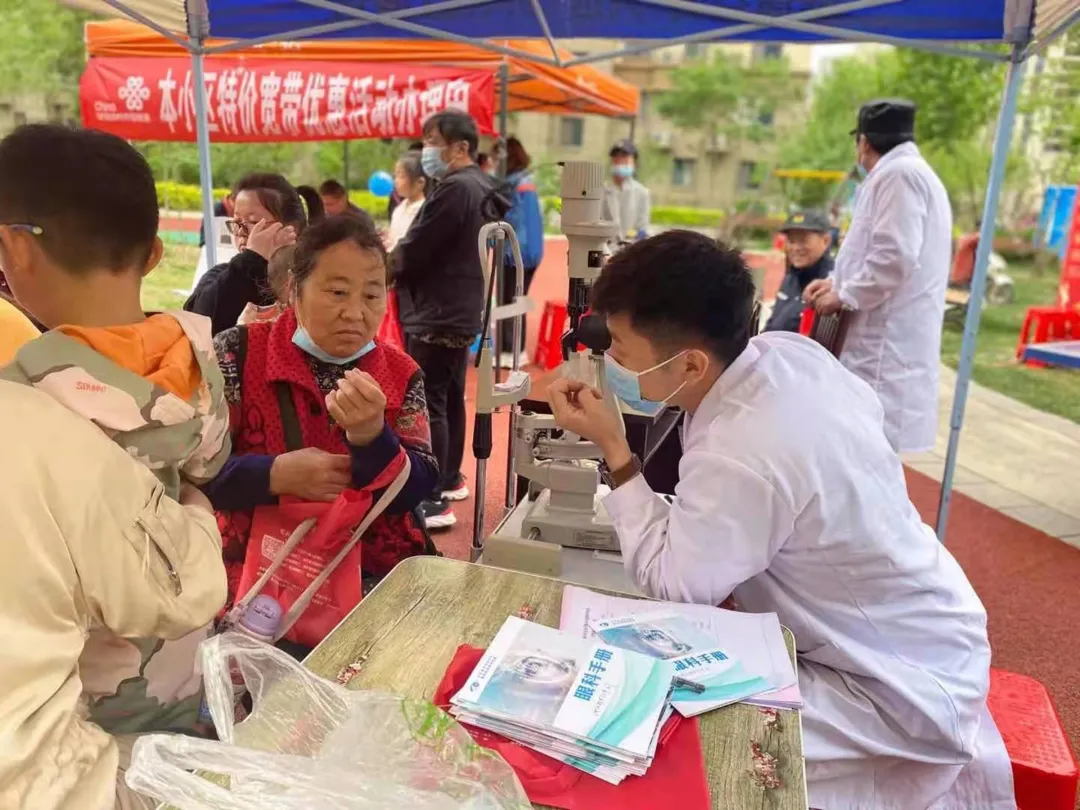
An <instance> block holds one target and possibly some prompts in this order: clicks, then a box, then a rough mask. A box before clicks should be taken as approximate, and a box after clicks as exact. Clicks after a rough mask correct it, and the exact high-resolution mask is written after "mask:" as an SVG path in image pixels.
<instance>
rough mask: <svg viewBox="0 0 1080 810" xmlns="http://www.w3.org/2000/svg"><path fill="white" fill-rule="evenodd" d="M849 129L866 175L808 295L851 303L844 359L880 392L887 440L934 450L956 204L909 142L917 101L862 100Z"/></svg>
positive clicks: (822, 305)
mask: <svg viewBox="0 0 1080 810" xmlns="http://www.w3.org/2000/svg"><path fill="white" fill-rule="evenodd" d="M852 134H853V135H855V138H856V144H857V147H856V148H857V149H858V161H859V166H861V167H862V168H863V169H865V170H866V172H867V174H866V180H865V181H864V182H863V183H862V186H861V187H860V188H859V191H858V196H857V197H856V200H855V210H854V212H853V214H852V220H851V227H850V228H849V229H848V232H847V236H846V237H845V238H844V241H843V244H842V245H841V246H840V252H839V254H838V255H837V257H836V268H835V270H834V271H833V274H832V277H831V279H828V280H821V281H816V282H813V283H811V284H809V285H807V288H806V291H805V294H804V297H805V298H806V300H807V301H809V302H811V303H813V304H814V307H815V309H817V311H818V312H822V313H826V314H828V313H832V312H836V311H837V310H839V309H840V308H841V307H847V308H848V309H850V310H853V312H854V314H853V315H852V321H851V326H850V328H849V330H848V334H847V339H846V340H845V341H844V349H843V352H842V353H841V355H840V362H841V363H843V364H844V366H846V367H847V368H849V369H850V370H851V371H853V372H854V373H855V374H856V375H858V376H859V377H860V378H862V379H863V380H865V381H866V382H867V383H868V384H869V385H870V387H871V388H873V389H874V391H875V392H876V393H877V395H878V397H879V398H880V400H881V405H882V407H883V408H884V409H885V435H886V437H887V438H888V440H889V443H890V444H891V445H892V446H893V449H895V450H896V451H897V452H901V453H903V452H921V451H925V450H931V449H933V447H934V439H935V437H936V435H937V422H938V367H939V364H940V355H941V325H942V320H943V319H944V317H945V287H946V285H947V283H948V279H949V266H950V263H951V260H952V209H951V208H950V207H949V198H948V195H947V194H946V193H945V187H944V186H943V185H942V184H941V181H940V180H939V179H938V176H937V175H936V174H934V170H933V169H931V168H930V165H929V164H928V163H927V162H926V161H925V160H923V158H922V155H920V154H919V148H918V147H917V146H916V145H915V143H914V140H915V105H914V104H912V103H911V102H910V101H901V100H882V101H871V102H869V103H867V104H864V105H863V106H862V108H861V109H860V110H859V119H858V124H857V126H856V129H855V130H854V131H853V133H852Z"/></svg>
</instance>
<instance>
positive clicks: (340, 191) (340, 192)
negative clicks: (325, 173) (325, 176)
mask: <svg viewBox="0 0 1080 810" xmlns="http://www.w3.org/2000/svg"><path fill="white" fill-rule="evenodd" d="M319 194H321V195H322V196H324V197H348V196H349V192H348V191H346V190H345V186H343V185H341V183H339V182H338V181H337V180H327V181H326V182H324V183H323V184H322V185H321V186H319Z"/></svg>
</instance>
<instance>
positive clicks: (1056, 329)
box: [1016, 307, 1080, 366]
mask: <svg viewBox="0 0 1080 810" xmlns="http://www.w3.org/2000/svg"><path fill="white" fill-rule="evenodd" d="M1032 330H1034V332H1035V334H1034V337H1033V336H1032V334H1031V333H1032ZM1055 340H1080V312H1078V311H1076V310H1075V309H1064V308H1062V307H1030V308H1029V309H1028V311H1027V315H1025V316H1024V325H1023V327H1022V328H1021V329H1020V341H1019V342H1018V343H1017V344H1016V358H1017V359H1018V360H1019V359H1021V358H1022V357H1023V355H1024V347H1025V346H1027V345H1028V344H1029V343H1050V342H1051V341H1055ZM1027 363H1028V365H1031V366H1045V365H1046V364H1045V363H1040V362H1039V361H1037V360H1028V361H1027Z"/></svg>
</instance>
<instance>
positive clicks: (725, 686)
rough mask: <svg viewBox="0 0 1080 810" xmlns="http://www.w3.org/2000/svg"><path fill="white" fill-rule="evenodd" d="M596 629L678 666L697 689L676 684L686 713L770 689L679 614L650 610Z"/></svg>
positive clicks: (609, 639) (602, 622) (675, 701)
mask: <svg viewBox="0 0 1080 810" xmlns="http://www.w3.org/2000/svg"><path fill="white" fill-rule="evenodd" d="M591 627H592V630H593V632H594V633H595V634H596V635H597V636H598V637H599V638H600V639H601V640H602V641H603V642H604V643H605V644H610V645H611V646H612V647H619V648H621V649H624V650H632V651H635V652H639V653H642V654H643V655H649V656H652V657H653V658H661V659H664V660H667V661H671V663H672V664H673V665H674V666H675V676H676V677H677V678H680V679H682V680H683V681H688V682H690V683H692V684H696V686H697V688H694V689H691V688H689V687H685V686H684V687H680V686H678V685H676V687H675V691H674V693H673V694H672V706H674V708H675V710H676V711H677V712H679V714H681V715H682V716H683V717H695V716H697V715H699V714H704V713H705V712H708V711H712V710H713V709H719V708H720V707H721V706H727V705H728V704H730V703H737V702H738V701H740V700H744V699H746V698H748V697H752V696H753V695H757V694H760V693H762V692H767V691H769V690H770V689H772V688H773V687H772V684H771V683H770V682H769V681H768V680H767V679H766V678H765V677H763V676H761V675H757V674H753V673H749V672H747V671H746V668H745V667H744V666H743V665H742V663H741V662H740V661H739V660H738V659H737V658H735V657H734V656H732V655H731V653H730V652H728V651H727V650H724V649H723V648H721V647H718V646H717V644H716V640H715V639H713V638H710V637H709V635H708V634H707V633H705V632H704V631H702V630H699V629H698V628H697V627H695V626H694V625H693V624H691V623H690V621H689V620H688V619H686V618H685V617H683V616H679V615H678V614H676V613H673V612H655V613H654V612H649V613H643V614H635V615H632V616H620V617H617V618H613V619H597V620H596V621H594V622H592V625H591Z"/></svg>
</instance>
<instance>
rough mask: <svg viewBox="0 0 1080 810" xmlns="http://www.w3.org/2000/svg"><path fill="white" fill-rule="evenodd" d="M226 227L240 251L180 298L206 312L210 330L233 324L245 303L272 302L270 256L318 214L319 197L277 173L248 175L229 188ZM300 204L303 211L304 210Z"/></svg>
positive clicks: (191, 308)
mask: <svg viewBox="0 0 1080 810" xmlns="http://www.w3.org/2000/svg"><path fill="white" fill-rule="evenodd" d="M233 200H234V202H233V219H232V220H231V222H230V223H229V230H230V231H231V233H232V235H233V243H234V244H235V245H236V247H237V249H238V250H239V251H240V252H239V253H237V254H236V255H235V256H233V257H232V259H230V260H229V261H228V262H226V263H224V264H219V265H217V266H216V267H212V268H210V270H208V271H207V272H206V275H204V276H203V277H202V278H201V279H199V284H198V286H196V287H195V290H194V291H193V292H192V293H191V296H190V297H189V298H188V300H187V301H186V302H185V303H184V309H186V310H187V311H188V312H197V313H198V314H200V315H205V316H207V317H208V318H209V319H210V321H211V328H212V329H213V333H214V334H215V335H216V334H218V333H219V332H224V331H225V330H226V329H230V328H232V327H234V326H236V321H237V319H238V318H239V317H240V314H241V313H242V312H243V311H244V308H245V307H246V306H247V305H248V304H255V305H256V306H259V307H265V306H269V305H270V304H273V303H274V302H275V300H276V299H275V297H274V293H273V290H271V289H270V282H269V281H268V280H267V268H268V266H269V262H270V257H271V256H273V255H274V253H275V251H277V250H278V248H282V247H285V246H286V245H292V244H295V242H296V238H297V237H298V236H299V235H300V233H301V232H302V231H303V230H304V228H305V227H307V225H308V223H309V222H313V221H315V220H317V219H319V218H321V217H322V216H323V204H322V199H321V198H320V197H319V193H318V192H317V191H316V190H315V189H313V188H311V187H310V186H299V187H297V188H293V187H292V185H291V184H290V183H289V181H288V180H286V179H285V178H284V177H282V176H281V175H280V174H270V173H258V174H249V175H248V176H247V177H245V178H244V179H242V180H241V181H240V182H239V183H237V184H236V188H235V189H233ZM305 203H306V205H307V210H306V211H305V210H304V206H305Z"/></svg>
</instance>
